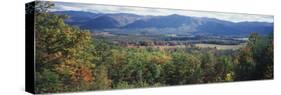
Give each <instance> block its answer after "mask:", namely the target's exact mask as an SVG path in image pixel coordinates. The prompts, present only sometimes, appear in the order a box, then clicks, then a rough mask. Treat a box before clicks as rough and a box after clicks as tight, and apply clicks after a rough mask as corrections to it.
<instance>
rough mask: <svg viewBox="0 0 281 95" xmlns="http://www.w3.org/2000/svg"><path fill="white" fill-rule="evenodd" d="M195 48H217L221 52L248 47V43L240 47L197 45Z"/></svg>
mask: <svg viewBox="0 0 281 95" xmlns="http://www.w3.org/2000/svg"><path fill="white" fill-rule="evenodd" d="M195 46H196V47H199V48H217V49H219V50H226V49H233V50H236V49H239V48H241V47H244V46H246V43H242V44H239V45H217V44H195Z"/></svg>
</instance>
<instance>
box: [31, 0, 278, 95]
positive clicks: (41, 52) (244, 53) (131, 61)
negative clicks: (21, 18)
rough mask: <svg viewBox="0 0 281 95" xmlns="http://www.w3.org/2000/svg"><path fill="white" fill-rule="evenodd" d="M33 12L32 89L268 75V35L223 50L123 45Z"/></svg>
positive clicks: (111, 86) (130, 85)
mask: <svg viewBox="0 0 281 95" xmlns="http://www.w3.org/2000/svg"><path fill="white" fill-rule="evenodd" d="M40 5H41V6H46V5H50V4H49V3H48V2H42V3H40ZM35 16H36V18H35V19H36V20H35V21H36V24H35V32H36V79H35V80H36V83H35V86H36V89H35V90H36V93H54V92H70V91H87V90H103V89H121V88H138V87H155V86H168V85H181V84H195V83H213V82H228V81H242V80H258V79H272V78H273V38H272V36H270V37H266V38H265V37H260V36H258V35H257V34H255V33H253V34H252V35H251V36H250V38H249V41H248V42H247V46H246V47H244V48H241V49H239V50H238V51H233V52H227V54H224V53H220V54H216V52H215V51H211V50H210V51H208V52H206V51H203V50H200V49H194V50H188V49H176V50H164V51H163V50H158V49H153V48H144V49H140V48H124V47H121V46H118V45H112V44H111V43H108V42H107V41H104V40H98V39H94V38H93V37H92V35H91V33H90V32H89V31H86V30H81V29H79V28H75V27H73V26H69V25H67V24H65V23H64V19H65V18H66V16H63V15H54V14H48V13H47V12H46V11H45V10H41V9H38V12H37V13H36V14H35Z"/></svg>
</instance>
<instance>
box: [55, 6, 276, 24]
mask: <svg viewBox="0 0 281 95" xmlns="http://www.w3.org/2000/svg"><path fill="white" fill-rule="evenodd" d="M54 4H55V7H54V8H52V9H51V11H84V12H92V13H131V14H137V15H152V16H165V15H172V14H178V15H184V16H192V17H207V18H216V19H220V20H227V21H232V22H244V21H249V22H251V21H257V22H273V21H274V20H273V16H270V15H254V14H238V13H222V12H207V11H191V10H176V9H160V8H144V7H128V6H112V5H99V4H86V3H66V2H54Z"/></svg>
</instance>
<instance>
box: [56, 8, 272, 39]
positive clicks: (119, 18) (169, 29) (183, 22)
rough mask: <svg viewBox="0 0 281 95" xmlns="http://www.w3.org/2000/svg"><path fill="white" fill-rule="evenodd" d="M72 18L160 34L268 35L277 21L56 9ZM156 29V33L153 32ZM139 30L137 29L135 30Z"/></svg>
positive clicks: (86, 24) (89, 25)
mask: <svg viewBox="0 0 281 95" xmlns="http://www.w3.org/2000/svg"><path fill="white" fill-rule="evenodd" d="M52 13H54V14H65V15H68V16H69V17H70V18H69V19H67V20H66V23H68V24H71V25H75V26H79V27H80V28H85V29H89V30H92V31H95V30H99V31H105V30H107V29H115V31H107V32H116V31H118V30H120V31H150V32H149V33H152V34H153V33H156V34H161V33H162V34H165V33H168V34H173V33H174V34H185V33H187V34H200V35H239V36H247V35H249V34H250V33H251V32H257V33H259V34H261V35H266V34H269V33H272V32H273V23H268V22H238V23H235V22H231V21H225V20H219V19H214V18H203V17H191V16H183V15H178V14H172V15H167V16H142V15H135V14H128V13H116V14H104V13H90V12H82V11H56V12H52ZM151 31H152V32H151ZM135 33H137V32H135Z"/></svg>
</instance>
